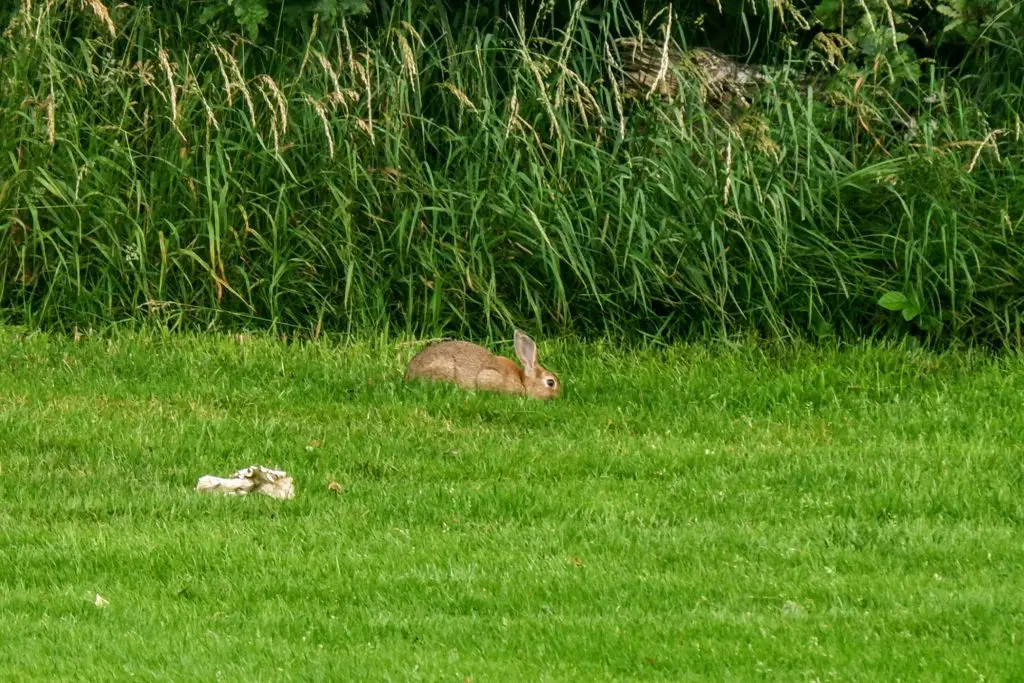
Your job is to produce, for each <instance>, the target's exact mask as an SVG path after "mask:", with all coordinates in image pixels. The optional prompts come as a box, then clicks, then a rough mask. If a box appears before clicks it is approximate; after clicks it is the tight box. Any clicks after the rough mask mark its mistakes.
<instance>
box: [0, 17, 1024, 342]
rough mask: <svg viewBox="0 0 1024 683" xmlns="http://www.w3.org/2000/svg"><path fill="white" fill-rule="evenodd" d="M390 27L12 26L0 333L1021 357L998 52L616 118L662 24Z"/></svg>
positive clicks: (28, 22)
mask: <svg viewBox="0 0 1024 683" xmlns="http://www.w3.org/2000/svg"><path fill="white" fill-rule="evenodd" d="M409 4H410V3H395V9H394V10H393V14H392V15H391V16H389V17H385V20H384V24H383V26H382V27H378V28H377V29H376V30H373V31H368V30H362V29H359V30H357V28H356V27H354V26H353V27H348V26H345V27H343V30H342V31H340V32H337V33H334V34H330V35H326V34H324V35H314V36H312V37H311V39H310V40H309V41H308V43H307V44H305V45H299V46H294V45H288V44H281V45H276V46H274V47H273V48H262V47H258V46H256V45H254V44H252V43H249V42H247V41H245V40H243V39H240V38H238V37H236V36H227V35H225V36H207V37H206V38H204V39H202V40H198V39H197V40H183V39H182V38H181V35H175V36H167V35H165V34H163V33H162V31H161V30H160V28H159V27H158V26H157V25H156V24H155V23H154V21H153V19H152V17H151V16H150V14H149V10H148V9H147V8H146V7H144V6H141V7H135V6H129V5H119V6H118V7H116V8H113V7H112V8H110V9H109V10H108V9H106V8H105V7H104V6H103V5H102V4H101V3H100V2H99V1H98V0H92V1H90V2H87V3H84V4H81V3H77V2H75V3H72V2H64V1H60V0H55V1H54V2H50V3H46V4H44V3H35V4H33V3H28V2H26V3H24V4H23V5H22V8H21V10H20V12H19V13H18V14H17V15H16V16H15V18H14V20H13V22H12V24H11V25H10V27H9V28H7V33H6V37H7V40H5V41H3V44H2V46H0V79H2V81H0V144H2V148H3V149H4V150H5V151H6V154H5V155H4V159H3V170H2V171H0V220H2V221H3V229H2V232H0V269H2V272H0V306H2V307H3V311H4V312H5V316H6V317H7V318H8V319H10V320H17V321H24V322H29V323H31V324H38V325H62V326H65V327H71V326H73V325H77V326H96V325H103V324H107V323H110V322H118V321H144V320H149V321H155V322H158V323H160V324H166V325H170V326H174V327H205V326H213V325H216V326H261V327H262V326H269V327H273V328H275V329H279V330H281V331H290V332H292V331H300V332H303V333H312V334H316V333H317V332H318V331H320V330H322V329H326V328H330V329H336V330H343V331H354V330H373V331H376V332H380V333H384V334H387V333H394V332H400V333H411V334H423V333H438V332H448V333H459V334H473V335H490V334H496V333H502V334H503V333H506V332H507V329H508V327H509V326H510V325H512V324H519V325H527V326H529V327H530V328H531V329H536V330H545V331H548V332H574V333H579V334H584V335H589V334H601V333H610V334H616V335H627V336H638V335H658V336H664V337H679V336H690V335H696V334H707V333H711V334H718V333H726V334H728V333H733V332H736V331H740V330H746V331H749V330H754V331H757V332H759V333H762V334H765V335H769V336H772V337H790V336H811V337H820V336H828V335H835V334H839V335H846V334H849V335H874V334H881V333H885V332H886V331H902V330H911V331H915V332H921V333H926V334H929V335H932V336H936V337H938V338H947V339H950V338H960V339H968V340H973V341H983V342H1003V343H1016V342H1017V341H1019V337H1020V330H1021V312H1022V310H1024V308H1022V305H1024V285H1022V282H1021V277H1020V274H1021V272H1022V271H1024V249H1022V247H1021V242H1020V240H1018V239H1017V238H1016V231H1017V230H1018V229H1020V228H1021V227H1022V221H1024V180H1022V179H1024V146H1022V144H1021V135H1022V125H1021V120H1020V116H1019V114H1017V112H1019V111H1022V110H1024V106H1022V105H1024V84H1022V83H1021V81H1020V79H1019V78H1013V76H1012V74H1013V71H1014V69H1015V68H1017V69H1019V67H1020V66H1021V64H1024V57H1022V45H1021V44H1019V43H1018V44H1013V43H1006V44H1004V45H1002V47H1001V48H1000V49H1001V50H1002V51H1003V53H1002V54H1001V56H1000V57H999V58H998V59H989V60H987V61H985V62H984V63H983V64H982V65H981V66H979V67H978V68H977V69H975V70H973V71H972V72H971V74H970V75H965V74H956V75H954V74H949V73H946V72H944V71H942V70H940V69H939V68H937V67H934V66H933V67H932V68H931V70H930V72H929V73H928V74H927V75H926V77H925V78H924V79H923V80H922V81H921V83H920V84H917V85H912V86H901V87H900V88H899V89H897V88H896V84H895V81H894V79H895V78H896V77H895V76H893V75H892V73H891V72H889V71H887V70H886V69H885V68H878V69H875V70H874V71H873V72H872V73H868V74H867V75H866V77H865V74H864V73H862V72H858V71H856V70H852V69H845V70H843V69H840V70H839V71H837V72H835V73H834V74H832V75H831V76H830V77H828V78H812V79H810V80H809V81H807V84H801V83H798V82H797V79H790V78H789V77H788V76H787V75H786V74H787V73H789V71H788V70H785V69H783V70H780V71H779V75H778V77H776V78H774V79H773V80H772V82H771V83H770V84H769V85H768V86H766V87H765V88H764V89H763V90H762V91H760V93H759V94H758V95H757V96H755V98H754V101H753V103H752V106H751V107H749V108H748V109H745V110H743V111H741V112H739V113H738V114H735V115H724V114H723V113H722V112H721V111H720V110H719V109H716V108H715V107H713V106H711V105H709V104H707V103H706V102H705V100H704V99H703V98H702V96H701V89H700V87H699V83H696V82H694V81H692V80H684V81H683V83H682V87H681V89H680V92H679V94H678V96H677V97H676V98H675V99H674V100H672V101H668V102H662V101H654V100H651V101H637V100H635V99H630V98H628V97H627V96H626V93H625V91H624V89H623V87H622V83H621V82H620V79H619V73H618V66H619V64H618V61H619V57H618V55H617V53H616V52H615V50H614V49H613V45H614V43H613V40H614V39H615V38H617V37H622V35H623V34H624V32H631V33H632V34H640V33H641V32H646V34H647V39H650V40H654V41H656V42H658V41H661V39H662V36H663V34H662V33H661V32H660V31H661V30H662V29H665V28H667V27H668V24H667V21H668V20H667V15H663V16H662V17H661V19H660V20H659V21H660V22H661V23H660V25H659V26H653V27H650V26H641V25H639V24H638V23H637V22H635V21H633V20H632V19H631V18H630V17H628V16H626V15H625V13H624V10H622V9H621V8H620V7H618V5H615V4H614V3H613V4H612V6H611V8H610V10H609V11H608V12H606V13H603V14H601V15H599V16H598V18H594V17H593V16H591V15H589V14H585V13H583V12H581V11H580V7H581V4H582V3H578V4H577V5H576V7H575V9H574V11H573V14H572V16H571V17H570V20H569V21H568V22H567V23H565V25H564V26H565V28H564V30H563V31H561V32H558V33H555V34H553V35H554V38H552V37H551V35H552V34H551V33H550V32H540V31H538V30H537V29H536V28H535V27H534V25H533V24H531V23H530V22H529V21H528V20H527V19H526V18H524V17H523V16H522V15H521V14H520V15H518V16H517V15H516V13H515V12H511V13H510V15H509V16H508V17H507V18H505V19H503V20H501V21H497V22H493V23H489V24H479V23H473V22H468V21H467V22H463V23H460V24H458V25H452V24H450V23H449V22H448V21H447V18H446V17H445V15H444V14H443V13H438V12H434V13H425V14H423V16H424V17H426V18H425V19H423V20H422V22H421V23H420V24H417V20H416V19H414V18H413V17H414V16H416V15H415V14H414V13H411V11H410V12H409V13H408V15H404V14H403V12H405V11H408V10H409V7H408V5H409ZM83 27H84V28H83ZM671 30H673V31H676V30H677V27H675V28H672V29H671ZM82 35H85V36H86V37H84V38H77V37H76V36H82ZM791 66H799V65H798V64H793V65H791ZM1018 73H1019V70H1018ZM887 293H896V294H898V295H901V296H902V298H901V299H900V300H901V301H903V302H904V305H903V309H902V310H903V313H904V314H905V315H903V316H901V315H900V312H899V311H891V310H887V309H886V308H883V307H882V306H880V305H879V301H880V299H882V297H883V295H886V294H887ZM905 318H910V321H909V322H908V321H907V320H905Z"/></svg>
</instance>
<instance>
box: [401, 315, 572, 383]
mask: <svg viewBox="0 0 1024 683" xmlns="http://www.w3.org/2000/svg"><path fill="white" fill-rule="evenodd" d="M515 347H516V355H517V356H519V360H520V362H521V363H522V364H523V367H521V368H520V367H519V366H518V365H516V364H515V363H513V362H512V361H511V360H509V359H508V358H505V357H504V356H496V355H494V354H493V353H491V352H490V351H488V350H487V349H485V348H484V347H482V346H477V345H476V344H471V343H469V342H464V341H447V342H441V343H439V344H432V345H430V346H428V347H427V348H425V349H423V350H422V351H420V352H419V353H417V354H416V355H415V356H413V358H412V360H411V361H409V366H408V367H407V368H406V370H405V380H406V381H409V380H411V379H427V380H434V381H439V382H453V383H455V384H457V385H459V386H460V387H462V388H463V389H473V390H477V391H497V392H502V393H509V394H525V395H527V396H530V397H532V398H556V397H558V396H560V395H561V393H562V385H561V383H560V382H559V381H558V377H556V376H555V374H554V373H552V372H549V371H548V370H545V369H544V368H542V367H541V366H540V365H539V364H538V363H537V345H536V344H534V343H533V340H532V339H530V338H529V337H528V336H526V335H525V334H523V333H522V332H520V331H519V330H516V333H515Z"/></svg>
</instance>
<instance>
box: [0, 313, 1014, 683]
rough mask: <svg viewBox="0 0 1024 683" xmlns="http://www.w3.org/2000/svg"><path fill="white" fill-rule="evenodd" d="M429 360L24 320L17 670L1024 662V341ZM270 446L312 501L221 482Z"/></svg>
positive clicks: (375, 672)
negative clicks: (476, 370) (231, 488)
mask: <svg viewBox="0 0 1024 683" xmlns="http://www.w3.org/2000/svg"><path fill="white" fill-rule="evenodd" d="M414 350H415V347H413V346H395V345H385V346H376V345H355V346H338V345H334V344H330V343H327V342H321V343H318V344H309V345H302V346H291V347H285V346H283V345H281V344H279V343H277V342H271V341H265V340H260V339H248V340H245V341H244V342H242V343H239V342H238V341H237V340H234V339H231V338H227V337H220V338H218V337H195V338H193V337H175V338H173V339H165V338H161V337H122V338H119V339H115V340H103V339H92V338H84V339H82V340H81V341H80V342H78V343H74V342H73V341H71V340H65V339H59V338H56V337H47V336H43V335H30V336H26V335H22V334H20V333H15V332H12V331H10V330H8V331H5V332H3V334H2V336H0V406H2V409H0V500H3V505H2V506H0V548H3V552H0V654H2V656H0V677H2V678H4V679H5V680H23V679H39V678H50V679H54V678H60V679H63V680H69V679H76V678H80V679H83V680H85V679H88V680H97V679H107V680H109V679H115V678H126V677H128V676H129V675H134V676H135V677H145V678H151V677H152V678H157V679H168V680H184V679H193V678H200V677H202V678H208V677H212V676H215V675H218V674H219V675H220V676H221V677H223V678H225V679H232V680H239V679H246V680H262V679H277V680H280V679H289V678H294V679H302V680H310V679H314V680H316V679H328V678H330V679H335V678H337V677H339V676H341V677H344V678H350V679H377V680H379V679H402V680H410V679H413V680H419V679H423V680H439V679H444V680H447V679H456V680H463V679H467V678H471V679H472V680H478V681H480V680H524V679H534V680H556V679H570V678H572V679H576V680H579V679H581V678H583V679H595V678H602V677H613V678H616V679H627V678H650V679H666V680H689V679H698V678H701V679H704V678H713V679H722V678H736V679H755V678H761V677H770V678H806V679H814V678H818V679H822V680H824V679H827V678H838V679H841V680H851V679H852V680H879V679H897V678H914V679H922V678H924V679H960V678H972V679H973V678H976V677H978V676H985V677H986V678H988V679H994V680H1000V679H1006V678H1010V677H1012V676H1014V675H1016V673H1017V671H1018V670H1019V662H1020V660H1021V652H1020V648H1021V645H1020V643H1021V639H1022V636H1024V603H1022V598H1021V596H1022V595H1024V585H1022V580H1021V576H1024V572H1022V569H1024V566H1022V565H1024V550H1022V547H1021V544H1020V538H1021V533H1022V524H1024V507H1022V502H1021V501H1022V500H1024V495H1022V494H1024V490H1022V478H1021V473H1022V472H1021V455H1022V453H1021V446H1020V440H1019V434H1020V433H1021V432H1022V430H1024V417H1022V413H1021V411H1020V410H1019V407H1018V406H1019V397H1020V395H1021V392H1022V390H1024V367H1022V364H1021V360H1020V359H1018V358H1004V359H1002V360H992V359H987V358H984V357H982V356H979V355H971V354H958V355H934V354H926V353H922V352H908V351H906V350H900V349H895V348H890V349H887V348H882V347H860V348H855V349H848V350H844V351H841V352H839V351H827V350H819V351H814V352H812V351H808V350H789V351H765V350H756V349H754V348H753V347H737V348H734V349H732V350H729V349H726V348H724V347H723V348H720V349H717V350H714V349H707V348H699V347H673V348H668V349H663V350H659V351H644V352H636V353H623V352H619V351H616V350H615V349H613V348H610V347H607V346H588V347H582V346H578V345H574V344H569V343H552V344H547V345H542V348H541V353H542V360H544V361H545V363H546V364H547V365H549V366H550V367H551V368H552V369H554V370H555V371H558V372H560V373H561V374H562V376H563V378H564V379H565V381H566V396H565V399H564V400H562V401H559V402H552V403H538V402H531V401H524V400H519V399H516V398H507V397H496V396H485V395H469V394H462V393H458V392H456V391H450V390H447V389H445V388H428V387H406V386H404V385H402V384H401V383H400V381H399V378H400V371H401V367H402V364H403V363H404V361H405V360H406V359H407V358H408V357H409V356H410V355H411V354H412V353H413V351H414ZM502 350H504V351H506V352H507V351H508V349H507V345H506V346H505V347H502ZM252 463H262V464H267V465H271V466H278V467H281V468H283V469H286V470H287V471H289V472H290V473H292V474H293V475H294V476H295V477H296V484H297V497H296V498H295V499H294V500H292V501H287V502H282V501H272V500H269V499H262V498H246V499H222V498H214V497H202V496H199V495H197V494H195V493H194V492H193V491H192V487H193V486H194V485H195V482H196V479H197V478H198V477H199V476H200V475H202V474H208V473H213V474H220V475H227V474H228V473H229V472H231V471H233V470H234V469H236V468H239V467H243V466H246V465H249V464H252ZM330 482H338V483H339V484H340V485H341V487H342V490H341V491H340V492H336V491H333V490H330V489H329V488H328V484H329V483H330ZM97 593H99V594H100V595H101V596H103V598H105V599H106V600H107V601H109V604H108V605H107V606H105V607H103V608H97V607H95V606H94V605H93V601H94V600H95V596H96V594H97Z"/></svg>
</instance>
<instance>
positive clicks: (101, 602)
mask: <svg viewBox="0 0 1024 683" xmlns="http://www.w3.org/2000/svg"><path fill="white" fill-rule="evenodd" d="M92 604H94V605H96V606H97V607H99V608H100V609H102V608H104V607H106V606H107V605H109V604H110V601H109V600H107V599H106V598H105V597H103V596H102V595H100V594H99V593H97V594H96V599H95V600H93V601H92Z"/></svg>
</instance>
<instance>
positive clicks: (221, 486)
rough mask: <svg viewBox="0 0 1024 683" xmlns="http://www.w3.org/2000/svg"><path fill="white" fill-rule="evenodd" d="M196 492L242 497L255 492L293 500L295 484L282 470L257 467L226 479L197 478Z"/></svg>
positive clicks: (236, 473)
mask: <svg viewBox="0 0 1024 683" xmlns="http://www.w3.org/2000/svg"><path fill="white" fill-rule="evenodd" d="M196 491H198V492H200V493H223V494H226V495H231V496H244V495H246V494H247V493H251V492H253V491H255V492H256V493H262V494H264V495H266V496H270V497H271V498H294V497H295V482H294V481H292V478H291V477H290V476H288V473H287V472H284V471H282V470H271V469H267V468H266V467H260V466H259V465H252V466H251V467H246V468H245V469H244V470H238V471H237V472H235V473H234V474H232V475H231V476H230V477H228V478H227V479H225V478H223V477H215V476H213V475H210V474H208V475H206V476H204V477H199V482H198V483H197V484H196Z"/></svg>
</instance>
